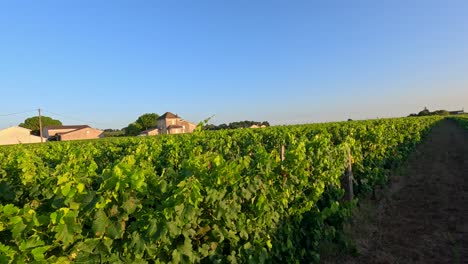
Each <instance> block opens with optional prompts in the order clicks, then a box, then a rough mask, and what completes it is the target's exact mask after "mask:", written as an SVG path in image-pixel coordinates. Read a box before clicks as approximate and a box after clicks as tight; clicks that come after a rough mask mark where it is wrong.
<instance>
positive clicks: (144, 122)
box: [123, 113, 159, 136]
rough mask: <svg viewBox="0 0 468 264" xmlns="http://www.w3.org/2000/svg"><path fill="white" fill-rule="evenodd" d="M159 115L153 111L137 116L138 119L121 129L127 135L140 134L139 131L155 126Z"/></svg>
mask: <svg viewBox="0 0 468 264" xmlns="http://www.w3.org/2000/svg"><path fill="white" fill-rule="evenodd" d="M158 118H159V115H158V114H155V113H147V114H143V115H141V116H139V117H138V119H137V120H136V121H135V122H133V123H131V124H129V125H128V126H127V127H126V128H124V129H123V130H124V131H125V135H127V136H136V135H138V134H140V132H141V131H143V130H146V129H149V128H152V127H156V126H157V124H158Z"/></svg>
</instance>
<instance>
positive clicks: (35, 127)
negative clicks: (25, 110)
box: [19, 116, 62, 136]
mask: <svg viewBox="0 0 468 264" xmlns="http://www.w3.org/2000/svg"><path fill="white" fill-rule="evenodd" d="M41 123H42V127H46V126H61V125H62V122H61V121H60V120H56V119H53V118H51V117H48V116H41ZM19 126H20V127H24V128H28V129H31V130H32V132H31V134H33V135H37V136H38V135H39V134H40V132H39V116H33V117H30V118H27V119H26V120H24V122H23V123H21V124H19Z"/></svg>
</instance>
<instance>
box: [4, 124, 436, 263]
mask: <svg viewBox="0 0 468 264" xmlns="http://www.w3.org/2000/svg"><path fill="white" fill-rule="evenodd" d="M439 120H440V119H439V118H438V117H427V118H402V119H382V120H371V121H356V122H342V123H327V124H314V125H301V126H284V127H272V128H268V129H258V130H254V129H243V130H225V131H216V132H213V131H200V132H197V133H196V134H190V135H167V136H158V137H151V138H121V139H111V140H98V141H82V142H51V143H47V144H40V145H18V146H8V147H2V148H0V201H1V205H0V263H25V262H39V263H40V262H47V263H71V262H76V263H81V262H86V263H148V262H150V263H265V262H268V263H271V262H278V263H299V262H313V261H317V260H318V259H319V256H318V253H317V248H318V246H319V244H320V243H321V242H322V241H326V240H334V239H336V238H337V237H338V236H339V235H340V228H341V226H342V223H343V221H345V220H346V219H347V217H349V215H348V214H349V210H348V207H349V206H350V204H347V203H345V202H342V199H341V198H342V196H343V190H342V188H341V187H340V177H341V175H342V174H343V172H344V170H345V166H346V161H347V158H348V153H351V156H352V162H353V171H354V174H355V189H356V190H357V192H358V193H367V192H369V191H371V190H372V188H373V187H374V186H375V185H378V184H384V183H385V182H386V180H387V179H386V177H387V173H386V172H387V171H388V170H389V169H390V168H391V167H392V166H394V165H395V164H398V163H399V162H401V161H402V160H403V159H404V158H405V157H406V155H407V154H408V153H410V151H411V150H412V149H413V147H414V146H415V145H416V144H418V142H420V141H421V139H422V137H423V136H424V135H425V134H426V133H427V132H428V131H429V130H430V128H431V127H432V126H433V125H434V124H435V123H436V122H437V121H439ZM283 146H284V149H285V151H284V156H283V155H282V153H281V152H282V151H281V150H282V148H283Z"/></svg>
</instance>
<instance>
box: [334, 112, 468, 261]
mask: <svg viewBox="0 0 468 264" xmlns="http://www.w3.org/2000/svg"><path fill="white" fill-rule="evenodd" d="M395 174H396V175H394V176H393V177H392V180H391V184H390V187H389V188H388V189H387V190H385V191H383V192H382V193H383V194H381V195H382V197H381V198H380V201H378V202H377V201H368V202H367V203H369V204H371V205H369V204H368V206H367V207H366V205H365V203H364V206H363V207H362V209H360V210H359V211H360V212H358V214H360V215H361V217H357V218H356V219H355V221H354V223H353V224H352V225H351V227H350V228H349V229H350V234H351V236H352V237H353V238H354V240H355V241H356V245H357V248H358V250H359V251H360V254H359V256H357V257H349V256H348V257H344V258H342V259H341V258H340V260H335V261H332V262H337V263H468V131H466V130H464V129H462V128H460V127H459V126H457V124H456V123H455V122H453V121H451V120H444V121H441V122H440V123H439V124H438V125H436V127H434V129H433V130H432V132H431V134H430V135H429V136H428V138H427V139H426V141H425V142H424V143H422V144H421V145H420V146H418V147H417V148H416V150H415V152H414V153H413V154H412V155H411V156H410V158H409V160H408V162H407V164H406V165H405V166H404V167H403V168H402V170H401V171H400V172H397V173H395ZM327 262H328V261H327Z"/></svg>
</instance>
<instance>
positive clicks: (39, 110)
mask: <svg viewBox="0 0 468 264" xmlns="http://www.w3.org/2000/svg"><path fill="white" fill-rule="evenodd" d="M37 111H38V112H39V136H40V137H41V143H43V142H44V138H43V137H42V121H41V109H40V108H39V109H37Z"/></svg>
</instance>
